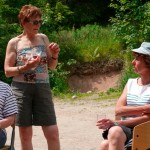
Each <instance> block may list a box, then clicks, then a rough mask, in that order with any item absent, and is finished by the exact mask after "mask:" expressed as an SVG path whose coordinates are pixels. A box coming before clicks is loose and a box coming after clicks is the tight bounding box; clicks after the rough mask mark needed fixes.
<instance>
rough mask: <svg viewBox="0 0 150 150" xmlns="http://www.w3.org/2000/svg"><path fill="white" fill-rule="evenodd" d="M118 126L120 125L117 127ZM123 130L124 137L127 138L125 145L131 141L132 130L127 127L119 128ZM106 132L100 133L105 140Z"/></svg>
mask: <svg viewBox="0 0 150 150" xmlns="http://www.w3.org/2000/svg"><path fill="white" fill-rule="evenodd" d="M119 126H120V125H119ZM120 127H121V128H122V130H123V132H124V133H125V135H126V137H127V140H126V142H125V144H127V143H128V141H130V140H131V139H132V133H133V128H129V127H126V126H120ZM108 131H109V129H108V130H105V131H104V132H103V133H102V136H103V138H104V139H107V136H108Z"/></svg>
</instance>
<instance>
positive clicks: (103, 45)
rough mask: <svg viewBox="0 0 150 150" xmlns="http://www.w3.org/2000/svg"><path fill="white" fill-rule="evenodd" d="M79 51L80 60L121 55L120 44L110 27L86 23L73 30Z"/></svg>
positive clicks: (112, 57) (95, 59)
mask: <svg viewBox="0 0 150 150" xmlns="http://www.w3.org/2000/svg"><path fill="white" fill-rule="evenodd" d="M73 34H74V39H75V41H76V44H77V45H78V47H79V49H80V51H78V58H80V61H81V62H92V61H99V60H101V61H102V60H107V59H117V58H119V57H121V56H122V51H121V45H120V43H119V41H117V40H116V39H114V34H113V33H112V32H111V28H110V27H101V26H99V25H86V26H85V27H81V29H77V30H75V31H74V32H73Z"/></svg>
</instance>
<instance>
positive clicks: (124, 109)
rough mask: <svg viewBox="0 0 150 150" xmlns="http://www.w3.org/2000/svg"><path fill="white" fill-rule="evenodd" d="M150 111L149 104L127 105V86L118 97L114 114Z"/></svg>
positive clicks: (127, 114)
mask: <svg viewBox="0 0 150 150" xmlns="http://www.w3.org/2000/svg"><path fill="white" fill-rule="evenodd" d="M145 113H150V104H148V105H144V106H127V86H125V88H124V90H123V93H122V95H121V96H120V98H119V99H118V102H117V104H116V109H115V116H133V115H142V114H145Z"/></svg>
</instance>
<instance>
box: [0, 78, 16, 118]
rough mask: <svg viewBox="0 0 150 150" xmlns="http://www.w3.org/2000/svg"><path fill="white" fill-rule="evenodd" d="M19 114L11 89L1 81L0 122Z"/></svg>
mask: <svg viewBox="0 0 150 150" xmlns="http://www.w3.org/2000/svg"><path fill="white" fill-rule="evenodd" d="M17 112H18V108H17V101H16V98H15V96H14V94H13V92H12V89H11V87H10V86H9V85H8V84H6V83H4V82H2V81H0V120H2V119H3V118H6V117H8V116H11V115H13V114H16V113H17Z"/></svg>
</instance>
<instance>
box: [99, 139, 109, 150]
mask: <svg viewBox="0 0 150 150" xmlns="http://www.w3.org/2000/svg"><path fill="white" fill-rule="evenodd" d="M108 149H109V142H108V140H103V141H102V142H101V143H100V150H108Z"/></svg>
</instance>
